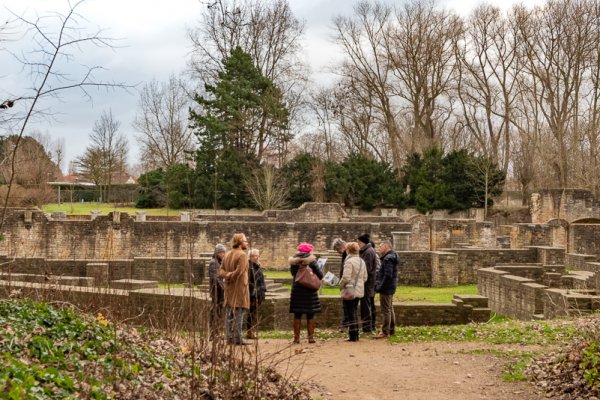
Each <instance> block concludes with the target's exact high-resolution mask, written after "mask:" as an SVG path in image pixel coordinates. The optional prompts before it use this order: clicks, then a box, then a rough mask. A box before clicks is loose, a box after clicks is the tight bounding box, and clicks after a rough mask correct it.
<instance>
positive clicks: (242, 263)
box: [220, 233, 250, 344]
mask: <svg viewBox="0 0 600 400" xmlns="http://www.w3.org/2000/svg"><path fill="white" fill-rule="evenodd" d="M231 247H232V248H231V250H229V251H228V252H227V253H225V256H224V257H223V262H222V264H221V273H220V276H221V278H223V282H224V289H225V296H224V299H225V300H224V303H225V338H226V340H227V344H248V342H245V341H244V340H243V339H242V330H243V322H244V313H245V311H246V310H248V308H249V307H250V294H249V288H248V256H247V255H246V250H248V240H247V239H246V235H244V234H243V233H236V234H234V235H233V237H232V239H231Z"/></svg>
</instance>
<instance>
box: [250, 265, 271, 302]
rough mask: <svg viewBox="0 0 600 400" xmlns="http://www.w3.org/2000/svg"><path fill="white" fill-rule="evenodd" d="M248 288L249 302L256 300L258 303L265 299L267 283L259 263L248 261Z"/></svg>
mask: <svg viewBox="0 0 600 400" xmlns="http://www.w3.org/2000/svg"><path fill="white" fill-rule="evenodd" d="M248 290H249V291H250V303H253V302H256V304H257V305H260V304H261V303H262V302H263V301H264V300H265V294H266V292H267V285H266V283H265V275H264V274H263V271H262V267H261V266H260V264H257V263H255V262H252V261H251V262H250V267H249V268H248Z"/></svg>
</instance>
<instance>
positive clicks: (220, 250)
mask: <svg viewBox="0 0 600 400" xmlns="http://www.w3.org/2000/svg"><path fill="white" fill-rule="evenodd" d="M226 251H227V248H226V247H225V246H223V245H222V244H221V243H219V244H218V245H216V246H215V253H225V252H226Z"/></svg>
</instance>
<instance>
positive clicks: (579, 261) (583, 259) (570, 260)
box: [565, 253, 598, 270]
mask: <svg viewBox="0 0 600 400" xmlns="http://www.w3.org/2000/svg"><path fill="white" fill-rule="evenodd" d="M597 259H598V257H597V256H595V255H592V254H577V253H567V254H566V255H565V266H566V267H567V268H569V269H575V270H583V269H584V268H585V267H584V266H585V264H587V263H589V262H593V261H596V260H597Z"/></svg>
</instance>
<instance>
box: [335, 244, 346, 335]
mask: <svg viewBox="0 0 600 400" xmlns="http://www.w3.org/2000/svg"><path fill="white" fill-rule="evenodd" d="M332 247H333V250H334V251H336V252H337V253H338V254H339V255H340V257H341V258H342V262H341V263H340V275H339V277H340V279H342V276H343V275H344V262H345V261H346V256H347V253H346V242H344V241H343V240H342V239H341V238H336V239H334V240H333V244H332ZM342 309H343V313H344V316H343V317H342V323H341V325H340V329H339V331H340V332H346V331H347V330H348V315H347V314H346V307H343V304H342Z"/></svg>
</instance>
